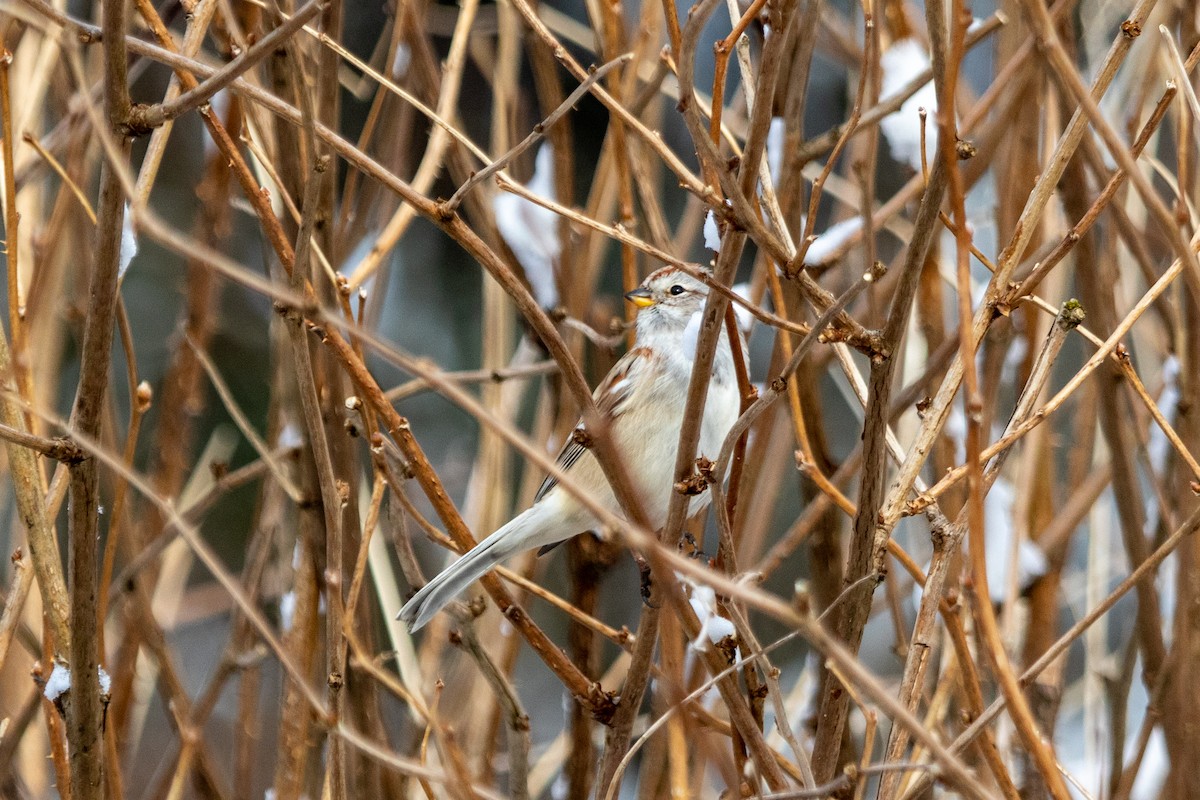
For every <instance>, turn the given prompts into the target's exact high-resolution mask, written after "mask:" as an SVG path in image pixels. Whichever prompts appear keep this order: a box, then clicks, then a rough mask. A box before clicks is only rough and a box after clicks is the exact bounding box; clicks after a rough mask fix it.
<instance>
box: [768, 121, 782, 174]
mask: <svg viewBox="0 0 1200 800" xmlns="http://www.w3.org/2000/svg"><path fill="white" fill-rule="evenodd" d="M786 132H787V124H786V123H785V122H784V120H783V117H772V118H771V127H770V128H768V129H767V171H768V172H770V173H771V183H773V184H775V188H777V189H778V188H779V179H780V176H781V175H782V173H783V136H784V133H786Z"/></svg>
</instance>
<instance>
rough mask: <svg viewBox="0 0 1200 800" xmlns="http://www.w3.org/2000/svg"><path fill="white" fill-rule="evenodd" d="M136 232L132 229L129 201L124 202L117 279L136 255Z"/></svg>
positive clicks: (123, 274)
mask: <svg viewBox="0 0 1200 800" xmlns="http://www.w3.org/2000/svg"><path fill="white" fill-rule="evenodd" d="M137 251H138V242H137V234H136V233H134V230H133V216H132V215H131V214H130V213H129V203H126V204H125V216H124V217H123V219H122V222H121V260H120V261H119V262H118V266H117V280H120V279H122V278H124V277H125V270H127V269H129V262H131V261H133V257H134V256H136V255H137Z"/></svg>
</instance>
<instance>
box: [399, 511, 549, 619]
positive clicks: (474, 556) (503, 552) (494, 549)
mask: <svg viewBox="0 0 1200 800" xmlns="http://www.w3.org/2000/svg"><path fill="white" fill-rule="evenodd" d="M540 512H541V509H539V508H538V506H534V507H533V508H529V509H527V510H526V511H524V512H523V513H521V514H518V515H517V516H516V517H513V519H512V520H510V521H509V522H508V523H507V524H506V525H504V526H503V527H501V528H500V529H499V530H497V531H496V532H495V533H493V534H492V535H491V536H489V537H487V538H486V539H484V540H483V541H482V542H480V543H479V544H477V545H475V546H474V547H473V548H471V549H470V550H469V551H467V552H466V553H465V554H464V555H463V556H462V557H461V558H460V559H458V561H455V562H454V563H453V564H451V565H450V566H448V567H446V569H444V570H442V571H441V572H440V573H438V574H437V575H436V576H434V578H433V579H432V580H431V581H429V583H427V584H425V586H424V587H423V588H422V589H421V590H420V591H419V592H417V593H416V594H415V595H413V596H412V599H411V600H409V601H408V602H407V603H405V604H404V608H402V609H400V615H399V619H401V620H403V621H404V622H407V623H408V627H409V630H411V631H416V630H418V629H420V628H422V627H424V626H425V624H426V623H427V622H429V620H431V619H433V616H434V615H435V614H437V612H439V611H441V610H442V608H443V607H444V606H445V605H446V604H447V603H449V602H450V601H451V600H453V599H454V598H455V597H457V596H458V595H459V594H460V593H461V592H462V591H463V590H465V589H466V588H467V587H468V586H470V585H471V584H472V583H474V582H475V581H477V580H479V578H481V577H483V575H484V574H485V573H487V572H488V571H489V570H490V569H492V568H493V567H495V566H496V565H498V564H500V563H501V562H503V561H505V560H506V559H507V558H508V557H509V556H512V555H514V554H516V553H519V552H522V551H524V550H528V549H530V548H532V547H536V546H538V545H539V544H542V543H543V540H542V539H541V536H540V534H541V533H542V531H541V528H542V525H541V517H542V514H541V513H540Z"/></svg>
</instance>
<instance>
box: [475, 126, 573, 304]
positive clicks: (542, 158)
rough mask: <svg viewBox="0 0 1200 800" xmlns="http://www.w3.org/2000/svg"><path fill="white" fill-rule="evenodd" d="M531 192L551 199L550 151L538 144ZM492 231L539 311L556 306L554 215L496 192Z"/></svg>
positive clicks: (559, 250)
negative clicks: (519, 269)
mask: <svg viewBox="0 0 1200 800" xmlns="http://www.w3.org/2000/svg"><path fill="white" fill-rule="evenodd" d="M526 188H528V189H529V190H530V191H531V192H533V193H535V194H538V195H541V196H542V197H546V198H550V199H553V198H554V150H553V149H552V148H551V147H550V146H549V145H542V147H541V149H539V150H538V154H537V159H536V161H535V163H534V168H533V177H532V178H530V179H529V183H527V184H526ZM492 212H493V213H494V214H495V216H496V228H497V229H499V231H500V235H501V236H502V237H503V238H504V242H505V244H507V245H508V247H509V249H510V250H512V251H513V255H515V256H516V257H517V261H519V262H520V263H521V267H522V268H523V269H524V270H525V277H526V278H528V279H529V285H530V286H531V287H532V288H533V296H534V297H536V298H537V301H538V304H539V305H541V306H542V307H543V308H553V307H554V306H556V305H558V286H557V285H556V284H555V281H554V272H555V269H556V267H557V265H558V257H559V254H561V253H562V243H561V242H560V241H559V239H558V215H557V214H555V213H554V212H553V211H551V210H550V209H548V208H542V207H541V206H539V205H536V204H534V203H531V202H530V201H528V200H526V199H525V198H524V197H519V196H518V195H515V194H510V193H508V192H498V193H497V194H496V196H495V197H494V198H493V200H492Z"/></svg>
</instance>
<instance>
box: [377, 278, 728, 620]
mask: <svg viewBox="0 0 1200 800" xmlns="http://www.w3.org/2000/svg"><path fill="white" fill-rule="evenodd" d="M707 296H708V286H707V285H705V283H704V282H702V281H700V280H699V279H697V278H695V277H693V276H692V275H689V274H688V273H686V272H684V271H682V270H680V269H677V268H674V267H663V268H661V269H659V270H657V271H655V272H653V273H651V274H650V275H648V276H647V277H646V279H645V280H644V281H643V282H642V283H641V285H640V286H638V288H636V289H634V290H633V291H631V292H629V293H628V294H626V295H625V298H626V299H627V300H629V301H630V302H631V303H633V304H634V305H635V306H637V308H638V312H637V317H636V320H635V323H634V324H635V329H636V337H635V341H634V345H633V347H632V348H631V349H630V350H629V351H628V352H626V353H625V355H624V356H622V357H621V358H620V359H619V360H618V361H617V363H616V364H614V365H613V368H612V369H611V370H610V371H609V373H608V375H607V376H606V377H605V378H604V380H603V381H602V382H601V383H600V385H599V386H598V387H597V388H596V390H595V392H593V394H592V397H593V399H594V400H595V403H596V407H597V409H598V410H599V411H600V413H601V414H602V415H604V416H605V417H606V418H607V420H608V423H609V432H610V436H611V437H612V438H611V442H612V443H613V446H614V447H615V448H616V450H617V452H618V454H619V455H620V457H621V461H622V463H623V464H624V466H625V469H626V471H627V473H628V476H629V478H630V483H631V485H632V486H633V487H634V488H635V490H636V491H637V492H638V495H639V499H640V500H641V505H642V510H643V512H644V513H645V515H646V521H647V522H648V523H649V525H650V526H651V527H652V528H653V529H661V528H662V527H663V525H665V524H666V520H667V508H668V505H669V504H670V501H671V494H672V492H673V487H674V483H675V457H676V453H677V452H678V449H679V432H680V428H681V426H682V424H683V418H684V406H685V404H686V402H687V393H688V384H689V382H690V381H691V375H692V365H693V362H694V359H695V352H696V342H697V336H698V333H699V329H700V317H701V312H702V310H703V308H704V303H705V299H706V298H707ZM739 336H740V334H739ZM743 352H744V349H743ZM739 409H740V393H739V391H738V385H737V377H736V372H735V369H734V356H733V350H732V348H731V347H730V342H729V338H728V333H727V332H726V330H725V329H724V327H723V326H722V330H721V333H720V335H719V338H718V342H717V348H716V353H715V357H714V360H713V367H712V374H711V377H710V379H709V386H708V395H707V398H706V400H705V404H704V417H703V420H702V421H701V424H700V438H699V442H698V444H697V454H696V455H697V457H701V456H703V457H707V458H709V459H715V458H716V457H717V454H718V452H719V451H720V448H721V444H722V443H723V442H724V440H725V436H726V434H728V433H729V430H730V428H732V427H733V425H734V423H735V422H736V421H737V417H738V413H739ZM580 428H582V423H580V425H579V426H578V428H577V429H580ZM584 442H586V437H581V436H577V435H572V436H571V437H569V438H568V439H567V442H566V444H565V445H564V446H563V448H562V451H561V452H560V453H559V456H558V467H559V469H561V470H562V471H563V472H565V473H567V474H569V475H570V476H571V478H572V481H573V482H574V483H575V485H577V486H585V487H590V488H591V489H592V490H593V492H594V494H595V499H596V501H597V502H598V503H599V504H600V505H601V506H603V507H604V508H607V509H609V510H611V511H613V512H614V513H617V514H620V513H621V508H620V504H619V503H618V502H617V499H616V497H615V496H614V494H613V491H612V488H611V487H610V486H609V484H608V481H607V479H606V478H605V477H604V473H603V472H602V471H601V468H600V464H599V462H598V461H597V460H596V457H595V456H594V455H593V454H592V453H591V451H590V450H589V449H588V448H587V447H586V446H585V444H584ZM709 494H710V493H709V491H708V490H707V489H705V490H704V491H703V492H701V493H700V494H699V495H696V496H695V497H693V498H691V499H692V505H691V507H690V508H691V511H692V512H693V513H699V512H700V511H701V510H703V509H704V508H705V507H706V506H707V505H708V503H709V502H710V496H709ZM599 528H600V522H599V520H597V519H596V517H595V516H594V515H593V514H592V513H591V512H589V511H588V510H587V509H586V508H584V506H583V504H581V503H580V502H579V500H577V499H576V498H575V497H574V496H572V495H571V494H570V493H569V492H568V491H567V490H566V489H564V488H563V487H562V486H560V485H559V484H558V482H557V481H556V480H555V479H554V477H553V476H552V475H551V476H549V477H547V478H546V480H545V482H543V483H542V485H541V488H539V489H538V492H537V494H536V496H535V497H534V501H533V504H532V505H531V506H530V507H529V508H528V509H526V510H525V511H523V512H521V513H520V514H518V515H517V516H515V517H513V519H512V520H510V521H509V522H507V523H506V524H505V525H503V526H502V527H500V528H499V529H498V530H497V531H496V532H495V533H492V534H491V535H490V536H488V537H487V538H485V539H484V540H483V541H481V542H479V544H477V545H475V546H474V547H473V548H471V549H470V550H469V551H467V552H466V553H465V554H463V556H462V557H460V558H459V559H458V560H457V561H455V562H454V563H453V564H451V565H450V566H448V567H446V568H445V569H444V570H442V572H441V573H439V574H438V575H436V576H435V577H434V578H433V579H432V580H430V581H429V583H427V584H425V586H424V587H423V588H421V589H420V590H419V591H418V592H417V593H416V594H414V595H413V597H412V599H410V600H409V601H408V602H407V603H406V604H405V605H404V607H403V608H402V609H401V610H400V614H399V615H398V619H400V620H403V621H404V622H406V623H407V624H408V626H409V630H410V631H414V632H415V631H417V630H419V629H420V628H422V627H424V626H425V624H426V623H428V622H429V621H430V620H431V619H432V618H433V617H434V616H435V615H436V614H437V613H438V611H440V610H441V609H442V608H443V607H444V606H445V605H446V604H448V603H449V602H450V601H451V600H453V599H454V598H455V597H457V596H458V595H459V594H460V593H461V592H463V591H464V590H465V589H466V588H467V587H468V586H470V585H471V584H472V583H474V582H475V581H476V580H478V579H479V578H480V577H482V576H483V575H484V574H485V573H487V572H488V571H489V570H491V569H492V568H494V567H495V566H497V565H498V564H500V563H501V562H503V561H505V560H506V559H508V558H509V557H510V556H513V555H515V554H517V553H520V552H524V551H526V550H532V549H533V548H535V547H536V548H541V551H542V552H546V551H548V550H550V549H552V548H553V547H554V546H556V545H558V544H560V543H562V542H564V541H566V540H567V539H570V538H572V537H574V536H577V535H579V534H581V533H585V532H587V531H597V530H599Z"/></svg>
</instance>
